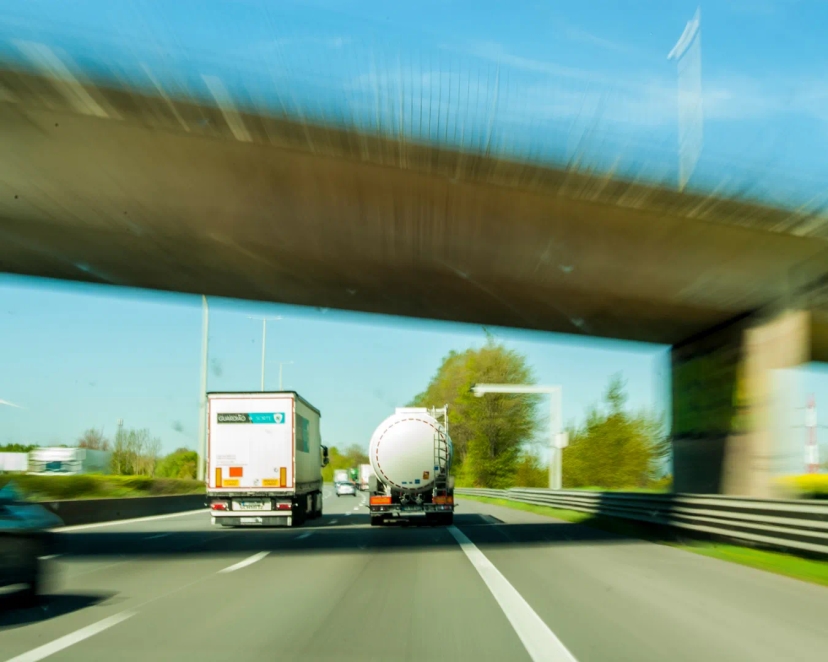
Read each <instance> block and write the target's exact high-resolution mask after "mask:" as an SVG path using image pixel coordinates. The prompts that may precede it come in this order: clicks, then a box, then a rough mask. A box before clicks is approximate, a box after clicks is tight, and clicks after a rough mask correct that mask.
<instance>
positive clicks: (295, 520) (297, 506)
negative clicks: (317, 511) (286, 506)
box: [290, 499, 308, 527]
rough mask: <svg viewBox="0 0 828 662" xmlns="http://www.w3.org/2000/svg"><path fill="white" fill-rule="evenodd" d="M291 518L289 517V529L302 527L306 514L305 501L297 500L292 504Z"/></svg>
mask: <svg viewBox="0 0 828 662" xmlns="http://www.w3.org/2000/svg"><path fill="white" fill-rule="evenodd" d="M292 515H293V517H291V522H290V525H291V527H295V526H302V525H303V524H304V523H305V520H306V519H307V515H308V514H307V512H306V511H305V499H299V501H297V502H296V503H294V504H293V512H292Z"/></svg>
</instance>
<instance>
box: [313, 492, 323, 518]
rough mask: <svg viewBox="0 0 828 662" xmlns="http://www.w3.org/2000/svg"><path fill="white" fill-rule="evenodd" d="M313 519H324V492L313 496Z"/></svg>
mask: <svg viewBox="0 0 828 662" xmlns="http://www.w3.org/2000/svg"><path fill="white" fill-rule="evenodd" d="M313 503H314V509H313V519H317V518H318V517H322V492H317V493H316V494H314V495H313Z"/></svg>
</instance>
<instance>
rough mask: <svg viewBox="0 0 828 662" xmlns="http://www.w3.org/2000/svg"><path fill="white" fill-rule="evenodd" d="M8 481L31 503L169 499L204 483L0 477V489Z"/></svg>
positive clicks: (130, 478) (122, 478)
mask: <svg viewBox="0 0 828 662" xmlns="http://www.w3.org/2000/svg"><path fill="white" fill-rule="evenodd" d="M10 482H11V483H14V485H15V487H16V488H17V489H18V490H19V491H20V492H22V493H23V494H24V495H25V496H26V497H27V498H28V499H30V500H32V501H51V500H69V499H106V498H130V497H147V496H172V495H177V494H201V493H203V492H204V491H205V490H204V483H203V482H200V481H197V480H181V479H176V478H150V477H148V476H100V475H88V474H87V475H80V476H29V475H26V474H7V475H2V476H0V488H2V487H4V486H5V485H6V484H7V483H10Z"/></svg>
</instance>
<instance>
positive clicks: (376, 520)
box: [371, 515, 385, 526]
mask: <svg viewBox="0 0 828 662" xmlns="http://www.w3.org/2000/svg"><path fill="white" fill-rule="evenodd" d="M384 521H385V520H384V518H383V516H382V515H371V526H382V524H383V522H384Z"/></svg>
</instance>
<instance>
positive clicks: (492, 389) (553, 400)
mask: <svg viewBox="0 0 828 662" xmlns="http://www.w3.org/2000/svg"><path fill="white" fill-rule="evenodd" d="M471 390H472V393H474V394H475V395H476V396H477V397H478V398H482V397H483V396H484V395H486V394H487V393H505V394H508V393H519V394H546V395H549V398H550V405H551V415H552V418H553V419H554V421H555V422H554V424H553V422H552V421H550V422H549V435H550V444H549V487H550V489H553V490H559V489H561V486H562V484H563V480H562V477H563V449H564V448H566V446H567V445H568V443H569V440H568V439H567V435H566V433H564V432H562V430H561V421H562V413H561V409H562V401H563V391H562V389H561V387H560V386H528V385H521V384H475V385H474V386H472V388H471Z"/></svg>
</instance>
